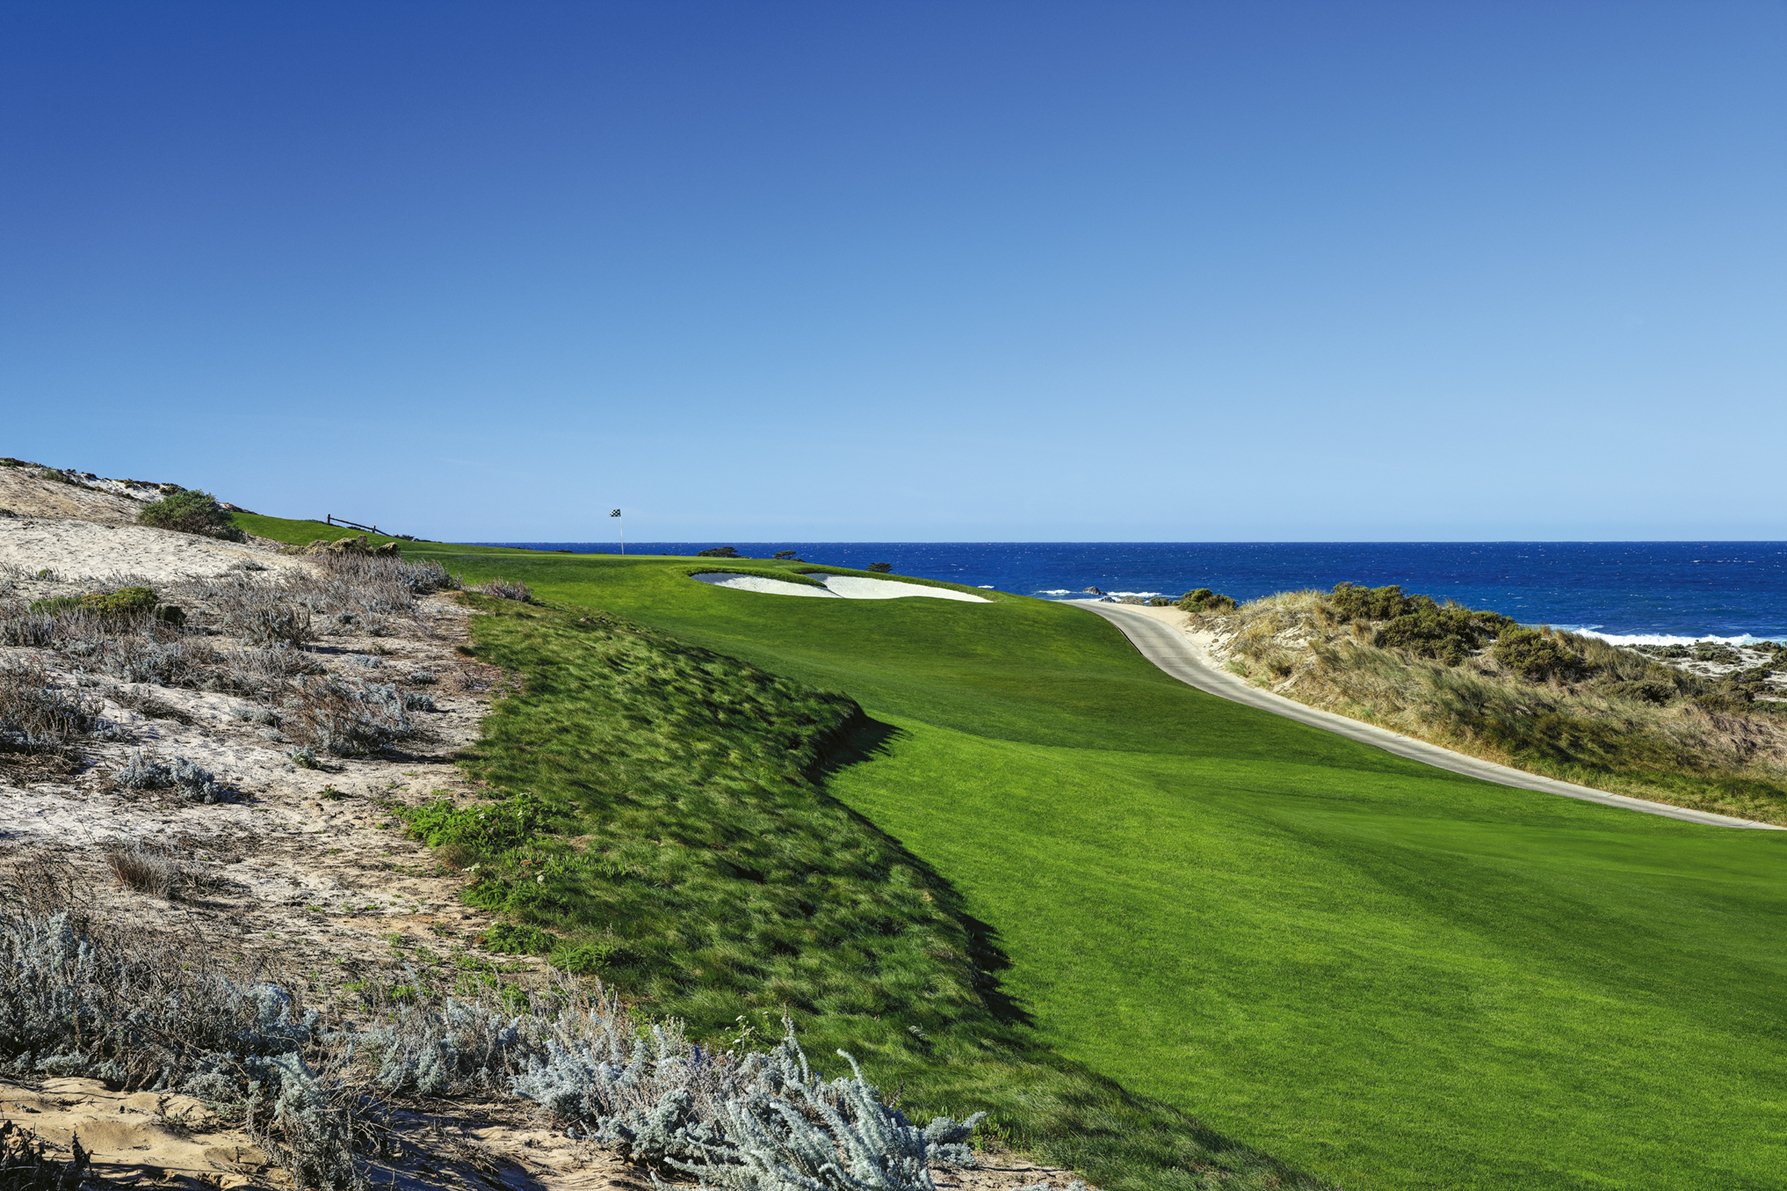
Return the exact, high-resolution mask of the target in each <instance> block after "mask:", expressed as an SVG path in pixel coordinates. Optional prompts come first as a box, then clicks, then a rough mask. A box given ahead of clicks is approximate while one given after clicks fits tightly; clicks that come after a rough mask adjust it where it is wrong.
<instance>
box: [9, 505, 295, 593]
mask: <svg viewBox="0 0 1787 1191" xmlns="http://www.w3.org/2000/svg"><path fill="white" fill-rule="evenodd" d="M245 563H256V564H259V565H260V567H261V568H263V569H265V570H270V571H271V570H283V569H287V568H290V567H296V566H300V565H302V564H301V563H300V562H299V561H298V560H297V559H295V558H292V557H290V556H287V555H283V554H277V553H275V552H273V551H271V550H265V549H260V548H258V547H256V546H254V545H252V544H249V543H237V542H220V541H218V540H217V539H216V538H202V537H198V536H196V535H194V534H189V533H175V532H174V531H173V530H171V529H152V528H150V527H149V526H147V525H99V524H95V523H93V522H91V521H76V520H71V519H52V518H34V517H19V518H13V517H7V518H0V566H5V567H13V568H16V569H19V570H23V571H26V572H28V573H35V572H36V571H38V570H49V571H52V572H54V574H55V575H56V576H57V577H58V578H61V579H65V580H71V581H76V580H98V581H104V580H107V579H110V578H112V577H114V576H126V577H134V578H138V579H146V580H148V581H149V582H151V583H171V582H174V581H176V580H179V579H190V578H195V577H198V576H205V575H223V574H227V573H229V572H230V571H233V570H237V569H239V568H241V567H242V566H243V565H244V564H245Z"/></svg>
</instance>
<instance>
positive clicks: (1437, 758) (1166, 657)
mask: <svg viewBox="0 0 1787 1191" xmlns="http://www.w3.org/2000/svg"><path fill="white" fill-rule="evenodd" d="M1080 606H1081V607H1083V608H1085V609H1086V610H1087V611H1088V612H1092V613H1095V614H1097V615H1099V616H1102V617H1104V618H1105V619H1106V620H1108V621H1110V622H1111V623H1112V624H1114V625H1116V626H1117V628H1118V629H1120V630H1122V632H1123V635H1124V636H1125V637H1128V638H1129V641H1130V644H1132V645H1134V646H1135V647H1136V649H1137V650H1138V651H1139V652H1140V653H1141V655H1142V656H1143V657H1145V658H1147V659H1148V660H1149V661H1150V662H1153V663H1154V664H1155V665H1156V666H1159V667H1160V668H1161V669H1162V670H1164V671H1165V672H1166V673H1168V674H1170V675H1172V676H1173V677H1174V678H1177V679H1178V680H1179V681H1180V682H1183V683H1185V684H1186V685H1187V686H1194V687H1196V688H1197V689H1198V690H1200V691H1204V692H1206V693H1208V694H1212V695H1217V696H1220V697H1221V698H1224V699H1229V700H1232V701H1234V702H1236V703H1244V704H1246V705H1247V706H1249V707H1255V708H1258V709H1259V710H1261V711H1268V712H1271V713H1272V714H1273V715H1281V716H1284V717H1285V718H1286V719H1292V720H1296V721H1297V722H1298V723H1302V724H1308V725H1310V726H1311V727H1314V728H1321V729H1323V730H1325V731H1328V732H1335V733H1338V734H1339V735H1341V736H1345V737H1347V738H1348V739H1350V740H1357V741H1359V742H1360V743H1362V744H1369V745H1372V746H1373V747H1375V748H1380V749H1383V750H1384V751H1385V752H1387V753H1395V754H1396V755H1397V756H1399V757H1407V758H1408V759H1409V760H1411V761H1419V762H1421V763H1422V764H1424V765H1432V766H1434V767H1435V768H1437V769H1446V770H1450V771H1451V772H1453V773H1462V774H1464V775H1465V776H1467V777H1474V778H1481V779H1482V780H1483V781H1486V782H1494V783H1496V784H1497V785H1500V786H1512V787H1514V788H1515V789H1517V790H1537V791H1539V792H1540V793H1543V794H1561V795H1563V796H1564V797H1565V798H1580V799H1582V800H1583V801H1584V802H1599V803H1602V804H1603V805H1606V806H1617V807H1620V808H1622V809H1625V810H1630V811H1642V812H1644V813H1645V814H1647V815H1662V816H1664V817H1665V818H1669V819H1682V820H1685V821H1687V822H1689V823H1703V824H1706V825H1707V826H1710V827H1748V828H1756V829H1759V830H1765V831H1779V830H1781V829H1780V828H1778V827H1776V826H1775V825H1774V824H1772V823H1756V822H1753V821H1751V820H1749V819H1739V818H1737V817H1736V816H1734V815H1720V814H1715V813H1713V812H1712V811H1697V810H1691V809H1689V808H1687V807H1683V806H1670V805H1669V804H1668V803H1666V802H1649V801H1647V800H1645V799H1643V798H1632V797H1629V796H1627V795H1625V794H1609V793H1608V792H1607V791H1605V790H1595V789H1592V788H1590V787H1588V786H1578V785H1576V784H1575V783H1573V782H1562V781H1558V780H1557V779H1556V778H1549V777H1541V776H1539V775H1538V774H1535V773H1527V772H1525V771H1524V770H1520V769H1513V768H1510V767H1509V766H1506V765H1497V764H1496V763H1495V762H1493V761H1484V760H1481V759H1480V758H1477V757H1470V756H1466V755H1465V754H1463V753H1455V752H1453V751H1452V750H1451V749H1448V748H1442V747H1441V746H1439V745H1437V744H1429V743H1428V742H1427V741H1425V740H1416V739H1415V738H1414V737H1412V736H1404V735H1402V734H1401V733H1400V732H1392V731H1390V730H1389V729H1388V728H1380V727H1378V726H1376V725H1375V724H1367V723H1362V722H1360V721H1359V720H1353V719H1348V718H1347V717H1346V716H1343V715H1335V714H1334V713H1333V712H1331V711H1321V710H1319V709H1317V708H1314V707H1307V706H1305V705H1303V704H1301V703H1298V702H1296V701H1295V700H1293V699H1287V698H1285V697H1284V696H1283V695H1275V694H1273V693H1272V692H1271V691H1266V690H1261V689H1260V688H1259V687H1256V686H1254V685H1253V684H1251V683H1249V682H1247V681H1246V680H1245V679H1242V678H1238V677H1236V676H1235V675H1233V674H1230V673H1228V672H1227V671H1224V670H1218V669H1217V668H1216V667H1214V666H1211V665H1209V664H1208V663H1206V662H1205V661H1204V660H1203V658H1202V657H1200V656H1199V654H1198V651H1197V650H1196V649H1195V648H1194V647H1193V646H1192V643H1191V642H1190V641H1188V640H1187V639H1186V637H1185V634H1184V633H1183V632H1181V631H1180V630H1179V629H1178V628H1177V627H1176V626H1174V625H1172V624H1170V623H1167V622H1166V621H1163V620H1160V619H1158V618H1156V617H1155V616H1153V615H1150V614H1149V613H1148V612H1146V611H1144V610H1142V609H1141V608H1137V607H1132V606H1130V605H1127V604H1097V603H1090V602H1086V603H1082V604H1081V605H1080Z"/></svg>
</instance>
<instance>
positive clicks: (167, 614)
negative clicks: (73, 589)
mask: <svg viewBox="0 0 1787 1191" xmlns="http://www.w3.org/2000/svg"><path fill="white" fill-rule="evenodd" d="M31 611H33V612H42V613H47V614H50V615H55V614H56V613H58V612H87V613H91V614H92V615H94V616H97V617H99V618H100V619H101V620H107V621H115V622H124V621H132V620H142V619H143V618H144V617H148V616H153V617H155V618H156V619H157V620H163V621H167V622H168V623H170V624H182V623H184V622H185V620H186V613H185V612H184V611H183V610H182V609H180V608H178V607H176V606H174V605H172V604H167V605H163V604H162V602H161V598H160V597H159V596H157V595H156V594H155V591H154V589H152V588H148V587H120V588H119V589H118V590H116V591H90V592H87V593H86V594H85V595H78V596H72V595H71V596H50V597H48V598H46V599H41V600H32V601H31Z"/></svg>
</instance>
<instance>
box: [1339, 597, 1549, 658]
mask: <svg viewBox="0 0 1787 1191" xmlns="http://www.w3.org/2000/svg"><path fill="white" fill-rule="evenodd" d="M1405 602H1406V604H1407V609H1408V610H1407V611H1405V612H1402V613H1401V614H1400V615H1397V616H1394V617H1392V618H1391V619H1390V620H1389V621H1387V622H1386V623H1385V624H1384V627H1383V628H1381V629H1379V630H1378V631H1377V634H1376V636H1375V637H1374V639H1373V643H1374V644H1376V645H1378V646H1379V647H1380V648H1393V649H1406V650H1408V651H1409V652H1410V653H1413V654H1417V655H1419V656H1421V657H1428V658H1436V659H1438V660H1439V661H1442V662H1445V663H1447V664H1448V665H1453V666H1456V665H1458V664H1459V663H1460V662H1462V661H1464V659H1465V658H1467V657H1469V656H1470V655H1471V654H1473V653H1475V652H1477V650H1479V649H1481V648H1483V646H1484V645H1486V644H1488V643H1489V642H1490V641H1491V640H1493V639H1495V637H1496V636H1497V635H1498V634H1500V633H1503V632H1506V631H1507V630H1508V629H1510V628H1513V627H1514V621H1513V620H1511V619H1509V618H1508V617H1506V616H1503V615H1501V614H1500V613H1496V612H1480V611H1476V610H1475V609H1471V608H1461V607H1459V606H1458V605H1457V604H1445V605H1440V604H1435V603H1434V602H1433V601H1432V600H1428V599H1424V598H1416V599H1412V600H1408V601H1405Z"/></svg>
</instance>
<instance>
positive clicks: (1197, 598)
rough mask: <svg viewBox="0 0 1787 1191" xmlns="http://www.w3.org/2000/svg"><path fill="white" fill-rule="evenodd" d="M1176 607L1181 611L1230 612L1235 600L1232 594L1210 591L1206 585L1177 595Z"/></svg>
mask: <svg viewBox="0 0 1787 1191" xmlns="http://www.w3.org/2000/svg"><path fill="white" fill-rule="evenodd" d="M1178 608H1179V610H1180V611H1182V612H1191V613H1196V614H1202V613H1205V612H1232V611H1234V608H1235V601H1234V598H1233V597H1232V596H1225V595H1222V594H1220V593H1218V592H1214V591H1211V590H1210V589H1209V588H1208V587H1199V588H1197V589H1195V590H1193V591H1188V592H1186V593H1185V594H1184V595H1182V596H1180V597H1179V602H1178Z"/></svg>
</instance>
